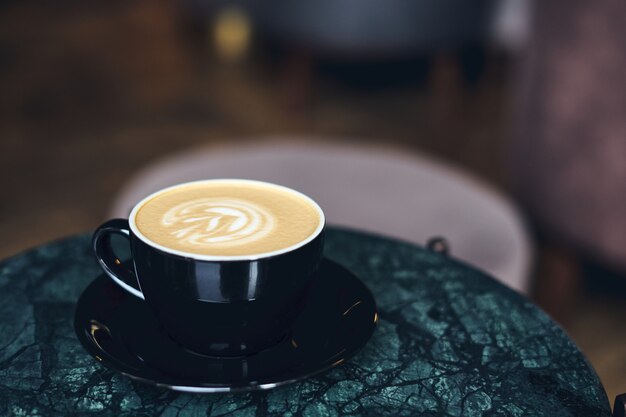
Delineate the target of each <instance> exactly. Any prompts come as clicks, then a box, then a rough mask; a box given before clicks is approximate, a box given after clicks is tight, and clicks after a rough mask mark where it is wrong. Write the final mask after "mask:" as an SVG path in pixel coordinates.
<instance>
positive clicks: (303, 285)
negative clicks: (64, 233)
mask: <svg viewBox="0 0 626 417" xmlns="http://www.w3.org/2000/svg"><path fill="white" fill-rule="evenodd" d="M324 227H325V217H324V213H323V211H322V209H321V208H320V207H319V205H318V204H317V203H315V201H313V200H312V199H311V198H309V197H307V196H306V195H304V194H302V193H300V192H298V191H295V190H292V189H290V188H287V187H283V186H279V185H276V184H271V183H266V182H261V181H252V180H240V179H220V180H205V181H195V182H190V183H185V184H179V185H176V186H173V187H169V188H165V189H163V190H160V191H157V192H156V193H153V194H151V195H149V196H148V197H146V198H145V199H143V200H142V201H140V202H139V203H138V204H137V205H136V206H135V207H134V208H133V210H132V211H131V214H130V216H129V218H128V220H126V219H114V220H110V221H108V222H106V223H104V224H102V225H101V226H100V227H99V228H98V229H96V231H95V233H94V235H93V249H94V252H95V254H96V258H97V260H98V262H99V263H100V265H101V267H102V269H103V270H104V271H105V272H106V274H107V275H108V276H109V277H111V278H112V279H113V281H114V282H115V283H117V284H118V285H119V286H120V287H122V288H123V289H124V290H126V291H128V292H129V293H130V294H132V295H134V296H136V297H138V298H140V299H142V300H144V302H146V303H147V305H148V306H149V307H150V308H151V310H152V312H153V313H154V315H155V316H156V318H157V320H158V321H159V322H160V324H161V326H162V328H163V329H164V331H165V332H167V333H168V334H169V335H170V337H171V338H172V339H174V340H175V341H176V342H178V343H179V344H180V345H181V346H183V347H184V348H186V349H188V350H191V351H193V352H197V353H199V354H204V355H210V356H242V355H249V354H253V353H255V352H258V351H260V350H263V349H265V348H267V347H269V346H272V345H273V344H276V343H278V342H280V341H281V340H282V339H283V338H284V337H286V335H287V334H288V332H289V329H290V326H291V324H292V323H293V321H294V320H295V318H296V317H297V315H298V313H299V312H300V311H301V309H302V307H303V304H304V302H305V299H306V295H307V292H308V290H309V288H310V287H311V285H313V283H314V281H315V277H316V271H317V269H318V265H319V263H320V261H321V259H322V249H323V242H324ZM115 234H116V235H122V236H124V237H126V238H127V239H128V240H129V241H130V248H131V254H132V266H128V265H127V264H126V263H124V262H121V261H120V260H119V259H118V257H117V256H116V254H115V253H114V251H113V248H112V246H111V236H112V235H115Z"/></svg>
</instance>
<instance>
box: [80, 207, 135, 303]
mask: <svg viewBox="0 0 626 417" xmlns="http://www.w3.org/2000/svg"><path fill="white" fill-rule="evenodd" d="M114 234H116V235H120V236H124V237H126V239H129V241H130V226H129V225H128V220H125V219H113V220H109V221H108V222H106V223H104V224H102V225H101V226H100V227H98V228H97V229H96V231H95V232H94V234H93V239H92V244H93V251H94V253H95V254H96V258H97V259H98V262H99V263H100V267H101V268H102V269H103V270H104V272H106V274H107V275H108V276H109V277H111V279H112V280H113V281H114V282H115V283H116V284H117V285H119V286H120V287H122V288H123V289H125V290H126V291H128V292H129V293H131V294H132V295H134V296H135V297H139V298H141V299H142V300H145V298H144V296H143V293H142V292H141V288H140V286H139V281H138V280H137V275H136V273H135V271H134V270H133V269H131V268H127V267H126V266H124V265H123V264H122V262H121V261H120V260H119V258H118V257H117V255H115V253H114V252H113V248H112V247H111V235H114Z"/></svg>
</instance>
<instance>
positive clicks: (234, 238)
mask: <svg viewBox="0 0 626 417" xmlns="http://www.w3.org/2000/svg"><path fill="white" fill-rule="evenodd" d="M130 221H131V224H133V223H134V225H135V226H136V229H137V230H138V231H139V234H140V235H141V236H140V237H143V238H144V239H147V240H149V241H150V242H152V243H155V244H157V245H158V246H160V247H162V249H164V250H166V251H168V250H170V251H174V252H176V253H179V254H182V255H185V254H190V255H192V256H193V255H202V256H218V257H229V256H235V257H242V256H243V257H246V256H255V255H268V256H269V255H272V254H273V252H281V251H284V250H289V249H290V248H293V247H297V246H298V245H299V244H303V243H305V242H307V241H309V240H310V239H311V238H314V237H315V236H316V235H317V234H318V233H319V231H320V230H321V228H322V227H323V214H322V211H321V209H320V208H319V206H318V205H317V204H316V203H315V202H314V201H313V200H311V199H310V198H308V197H307V196H305V195H303V194H301V193H299V192H297V191H294V190H291V189H289V188H286V187H282V186H279V185H274V184H270V183H265V182H260V181H251V180H207V181H197V182H191V183H187V184H181V185H178V186H174V187H170V188H167V189H165V190H162V191H159V192H157V193H155V194H153V195H152V196H150V197H148V198H146V199H145V200H144V201H142V202H141V203H140V204H139V205H137V207H136V208H135V209H134V210H133V213H132V214H131V219H130Z"/></svg>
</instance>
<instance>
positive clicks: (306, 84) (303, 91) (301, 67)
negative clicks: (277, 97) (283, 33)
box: [281, 48, 314, 114]
mask: <svg viewBox="0 0 626 417" xmlns="http://www.w3.org/2000/svg"><path fill="white" fill-rule="evenodd" d="M313 65H314V60H313V55H312V54H311V53H310V51H308V50H306V49H299V48H292V49H291V50H290V51H288V53H287V56H286V59H285V62H284V63H283V65H282V66H283V68H282V71H281V73H282V80H281V84H282V85H281V90H282V99H283V103H284V105H285V107H286V110H287V111H289V112H291V113H296V114H297V113H300V112H302V110H303V109H305V108H306V107H307V106H308V104H310V101H311V96H312V91H313Z"/></svg>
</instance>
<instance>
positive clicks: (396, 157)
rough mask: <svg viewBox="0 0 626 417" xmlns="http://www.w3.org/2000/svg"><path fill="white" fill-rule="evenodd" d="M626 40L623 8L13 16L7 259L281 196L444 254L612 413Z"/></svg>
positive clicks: (624, 266)
mask: <svg viewBox="0 0 626 417" xmlns="http://www.w3.org/2000/svg"><path fill="white" fill-rule="evenodd" d="M625 21H626V3H624V2H623V1H620V0H597V1H594V2H584V1H582V0H574V1H572V0H568V1H564V0H555V1H552V2H543V3H540V2H537V3H533V2H531V1H530V0H476V1H473V2H465V1H461V0H423V1H419V2H407V1H403V0H388V1H385V2H381V1H378V0H315V1H313V0H300V1H294V0H256V1H253V0H249V1H246V0H236V1H235V0H230V1H220V0H178V1H175V0H153V1H149V2H148V1H136V2H120V1H106V2H105V1H92V2H78V1H74V0H64V1H55V2H52V1H22V2H17V1H11V0H8V1H4V2H0V173H1V175H0V187H1V189H2V193H3V195H2V198H1V199H0V235H1V236H3V237H2V239H0V259H2V258H6V257H9V256H12V255H14V254H17V253H19V252H20V251H22V250H25V249H27V248H29V247H32V246H36V245H39V244H42V243H44V242H47V241H50V240H53V239H58V238H62V237H65V236H68V235H71V234H75V233H84V232H88V231H90V230H93V229H94V228H95V227H96V226H97V225H98V224H99V223H101V222H102V221H103V220H105V219H106V218H108V217H111V216H113V215H120V216H123V215H124V214H126V213H127V212H128V211H127V210H128V208H129V205H132V204H133V202H134V201H136V200H137V198H139V197H140V196H142V195H145V194H147V193H148V192H150V191H153V190H154V189H156V188H159V187H161V186H164V185H167V184H170V183H174V182H178V181H181V180H188V179H194V178H207V177H214V176H232V175H237V174H238V173H242V175H243V174H246V176H254V177H256V178H260V179H271V180H273V181H276V182H282V183H285V184H286V185H291V186H294V187H296V188H301V189H303V191H305V192H307V193H309V194H311V195H312V196H313V197H314V198H316V199H319V200H321V201H320V202H321V203H322V206H323V207H329V213H330V214H331V215H332V216H329V218H331V219H334V220H335V222H336V223H338V224H343V225H345V226H350V227H360V228H364V229H368V230H370V231H373V232H377V233H383V234H389V235H390V236H394V237H398V238H403V239H406V240H412V241H414V242H416V243H421V244H424V243H426V241H427V239H428V237H431V236H434V235H442V236H444V237H446V238H447V239H448V241H449V243H450V246H451V251H452V254H453V255H455V256H459V257H460V258H462V259H464V260H467V261H468V262H471V263H473V264H476V265H478V266H479V267H481V268H483V269H485V270H487V271H489V272H490V273H492V274H493V275H495V276H496V278H498V279H499V280H501V281H502V282H503V283H504V284H505V285H509V286H511V287H513V288H515V289H516V290H518V291H521V292H523V293H526V294H527V295H529V296H530V297H531V298H533V299H534V300H535V301H537V302H538V303H539V304H540V305H541V306H542V307H543V308H544V309H545V310H546V311H548V312H549V313H550V314H551V315H552V316H553V317H554V318H555V319H556V320H557V321H559V322H560V323H561V324H562V325H563V326H564V327H565V328H566V330H567V331H568V332H569V333H570V334H571V335H572V337H573V338H574V339H575V341H576V342H577V343H578V344H579V346H581V347H582V349H583V351H584V352H585V353H586V354H587V355H588V357H589V358H590V360H591V362H592V364H593V365H594V367H595V368H596V370H597V371H598V373H599V375H600V377H601V379H602V380H603V382H604V384H605V387H606V388H607V391H608V394H609V398H613V397H614V396H615V395H617V394H619V393H621V392H624V391H626V335H625V334H624V333H623V332H622V331H621V327H622V326H621V318H622V317H624V314H625V313H626V291H625V290H626V218H625V217H626V216H625V214H626V77H624V75H623V74H624V72H625V70H626V26H624V24H623V23H624V22H625ZM335 180H336V181H335ZM333 187H335V189H336V192H331V191H329V192H325V190H332V189H333ZM368 199H369V200H372V201H379V202H380V201H383V202H384V204H369V203H368ZM385 204H386V205H385ZM345 207H347V213H348V214H345V213H346V209H345ZM389 207H391V208H390V209H393V210H395V208H394V207H399V208H398V209H397V211H396V214H397V215H396V216H394V217H395V218H396V221H398V223H399V224H395V223H393V222H388V223H383V222H379V219H378V217H380V216H376V213H377V210H381V208H382V209H387V208H389ZM342 209H343V211H342ZM403 210H404V211H403ZM350 213H360V215H356V216H354V215H352V216H351V215H349V214H350ZM407 218H410V227H406V226H405V224H406V221H405V219H407ZM392 220H393V219H392ZM385 232H388V233H385Z"/></svg>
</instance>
